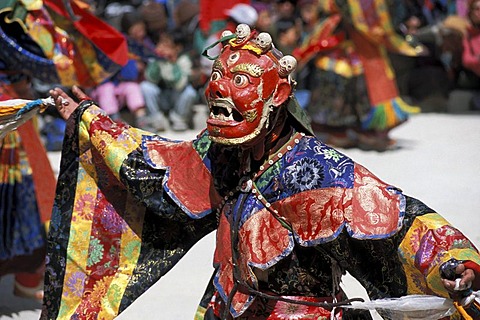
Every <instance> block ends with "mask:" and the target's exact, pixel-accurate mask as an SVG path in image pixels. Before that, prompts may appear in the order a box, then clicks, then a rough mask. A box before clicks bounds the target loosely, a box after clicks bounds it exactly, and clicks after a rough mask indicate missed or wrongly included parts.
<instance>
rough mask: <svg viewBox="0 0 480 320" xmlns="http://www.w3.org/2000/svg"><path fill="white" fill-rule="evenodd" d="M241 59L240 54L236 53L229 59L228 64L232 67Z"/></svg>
mask: <svg viewBox="0 0 480 320" xmlns="http://www.w3.org/2000/svg"><path fill="white" fill-rule="evenodd" d="M239 58H240V54H239V53H238V52H234V53H232V54H231V55H230V56H229V57H228V61H227V64H228V65H232V64H234V63H235V62H237V61H238V59H239Z"/></svg>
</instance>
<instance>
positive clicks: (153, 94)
mask: <svg viewBox="0 0 480 320" xmlns="http://www.w3.org/2000/svg"><path fill="white" fill-rule="evenodd" d="M184 48H185V45H184V36H183V34H182V33H181V32H179V31H177V30H175V31H174V32H173V33H171V34H169V33H165V34H163V35H161V37H160V41H159V42H158V44H157V47H156V53H157V54H158V55H159V56H160V57H161V59H155V60H151V61H150V62H149V63H148V64H147V67H146V70H145V74H144V75H145V79H146V80H147V81H144V82H142V84H141V87H142V92H143V94H144V97H145V100H146V101H145V102H146V104H147V106H149V109H151V108H153V107H155V106H158V107H159V108H160V110H161V111H162V112H163V113H165V114H166V115H168V119H169V121H170V125H171V129H172V130H174V131H185V130H187V129H192V128H193V105H194V104H195V101H196V100H197V92H196V90H195V89H194V88H193V86H192V85H191V82H190V76H191V74H192V66H193V62H192V59H191V57H190V56H189V54H188V53H187V52H185V50H184Z"/></svg>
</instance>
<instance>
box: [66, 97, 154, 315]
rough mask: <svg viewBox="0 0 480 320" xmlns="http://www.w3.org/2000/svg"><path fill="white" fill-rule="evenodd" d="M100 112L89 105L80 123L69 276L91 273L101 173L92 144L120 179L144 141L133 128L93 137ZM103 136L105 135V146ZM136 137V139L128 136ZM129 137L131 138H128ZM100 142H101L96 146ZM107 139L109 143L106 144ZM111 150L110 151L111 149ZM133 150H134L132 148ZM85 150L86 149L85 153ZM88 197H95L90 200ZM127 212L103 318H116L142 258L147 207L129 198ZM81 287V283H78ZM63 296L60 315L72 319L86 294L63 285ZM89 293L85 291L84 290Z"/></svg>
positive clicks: (108, 281) (102, 112)
mask: <svg viewBox="0 0 480 320" xmlns="http://www.w3.org/2000/svg"><path fill="white" fill-rule="evenodd" d="M99 114H104V111H102V110H101V109H100V108H98V107H96V106H91V107H89V108H88V109H87V110H86V111H85V112H84V113H83V115H82V121H81V122H80V125H79V137H80V138H79V143H80V151H81V153H80V166H79V172H78V176H77V188H76V194H75V201H74V203H79V201H78V200H79V199H80V198H81V199H82V200H83V203H84V206H83V207H80V206H79V207H74V209H73V212H72V225H73V224H74V225H75V227H72V228H71V229H70V237H69V244H68V250H67V252H68V254H69V256H68V260H67V265H66V268H65V279H68V278H71V275H73V274H74V273H75V272H80V273H83V274H85V275H86V276H87V278H88V276H89V274H88V272H87V261H88V252H89V248H90V234H91V228H92V214H93V212H95V205H96V203H95V199H97V190H98V189H97V188H96V181H97V173H96V169H95V166H94V165H93V164H92V162H91V161H89V159H91V150H90V148H91V147H92V145H93V146H94V147H97V149H99V150H98V151H99V152H100V153H101V154H102V155H103V156H104V157H105V162H106V163H107V164H108V165H109V167H110V168H111V170H112V171H113V172H115V174H116V176H117V178H118V172H119V169H120V165H121V163H122V162H123V160H124V159H125V158H126V156H127V155H128V154H129V153H130V152H131V151H132V150H134V149H135V148H137V147H138V145H139V141H140V140H141V134H140V131H138V132H137V131H136V129H132V132H130V130H128V131H126V132H125V135H122V136H121V138H119V139H118V140H120V141H117V140H114V139H113V138H112V137H111V136H109V135H108V134H107V133H105V132H99V133H94V134H93V137H91V140H90V139H89V132H88V130H89V129H90V125H91V122H92V121H93V120H95V118H96V117H97V116H98V115H99ZM102 138H105V139H106V140H103V141H104V144H103V146H105V147H102V144H101V142H102V140H101V139H102ZM128 138H132V139H128ZM127 140H128V141H127ZM95 142H97V145H95ZM105 142H107V143H105ZM107 149H108V150H107ZM129 150H130V151H129ZM82 151H83V152H82ZM85 199H92V201H90V202H88V201H85ZM126 211H127V212H128V213H127V214H126V215H124V217H131V219H130V220H131V221H126V222H127V223H126V224H125V230H124V231H123V234H122V237H121V246H120V257H119V268H118V270H117V272H116V274H115V275H114V276H112V277H110V278H106V279H105V282H104V283H105V284H107V289H106V295H105V296H104V297H102V299H101V301H100V303H101V310H100V312H99V319H113V318H114V317H115V316H116V315H117V314H118V310H119V307H120V303H121V297H122V296H123V293H124V292H125V290H126V287H127V285H128V283H129V280H130V278H131V276H132V274H133V271H134V269H135V266H136V263H137V261H138V257H139V255H140V248H141V238H140V235H141V234H142V227H143V217H144V213H145V209H144V208H143V207H140V206H138V205H137V204H136V201H135V200H134V199H132V198H130V197H129V198H128V199H127V204H126ZM78 286H81V283H78ZM62 294H63V298H62V302H61V305H60V310H59V318H60V319H66V318H70V317H71V316H72V315H73V313H74V312H75V310H76V309H77V308H78V306H79V304H80V303H81V302H82V297H81V296H80V297H79V296H78V295H77V296H76V295H75V294H73V293H71V292H69V288H68V286H67V285H66V284H65V285H64V287H63V293H62ZM84 295H85V292H84Z"/></svg>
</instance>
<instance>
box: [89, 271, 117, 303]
mask: <svg viewBox="0 0 480 320" xmlns="http://www.w3.org/2000/svg"><path fill="white" fill-rule="evenodd" d="M112 278H113V277H112V276H108V277H104V278H102V279H100V280H99V281H97V282H95V285H94V286H93V290H92V293H91V299H90V301H94V302H95V304H97V305H99V304H100V303H102V301H103V300H104V299H105V297H106V296H107V292H108V288H109V286H110V283H111V282H112Z"/></svg>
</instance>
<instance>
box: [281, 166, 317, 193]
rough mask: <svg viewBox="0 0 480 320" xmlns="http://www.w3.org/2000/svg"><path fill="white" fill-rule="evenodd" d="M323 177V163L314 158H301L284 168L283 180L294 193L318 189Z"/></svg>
mask: <svg viewBox="0 0 480 320" xmlns="http://www.w3.org/2000/svg"><path fill="white" fill-rule="evenodd" d="M324 179H325V175H324V173H323V165H322V164H321V163H320V162H319V161H318V160H316V159H314V158H302V159H300V160H297V161H296V162H294V163H293V164H292V165H290V166H289V167H287V168H286V170H285V172H284V173H283V180H284V182H285V185H286V187H287V188H288V189H291V190H292V191H294V192H295V193H297V192H302V191H306V190H311V189H318V188H320V187H321V186H322V182H323V180H324Z"/></svg>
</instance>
